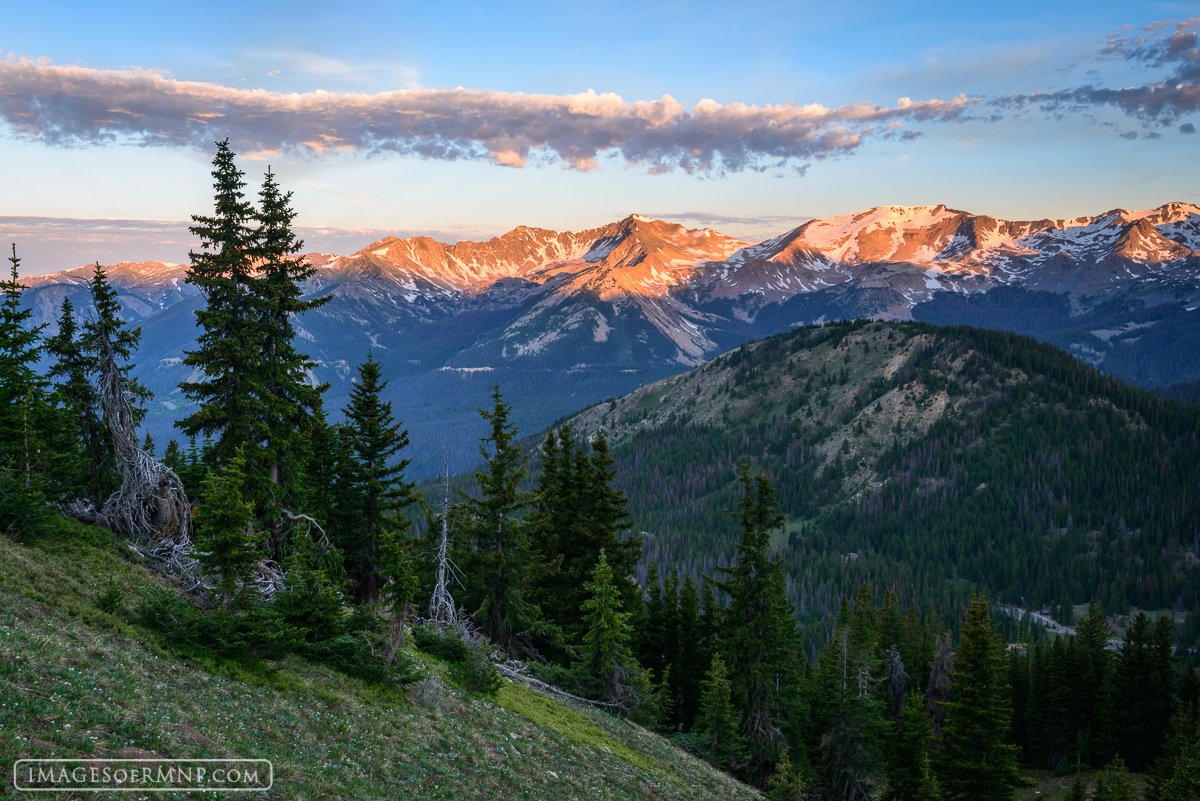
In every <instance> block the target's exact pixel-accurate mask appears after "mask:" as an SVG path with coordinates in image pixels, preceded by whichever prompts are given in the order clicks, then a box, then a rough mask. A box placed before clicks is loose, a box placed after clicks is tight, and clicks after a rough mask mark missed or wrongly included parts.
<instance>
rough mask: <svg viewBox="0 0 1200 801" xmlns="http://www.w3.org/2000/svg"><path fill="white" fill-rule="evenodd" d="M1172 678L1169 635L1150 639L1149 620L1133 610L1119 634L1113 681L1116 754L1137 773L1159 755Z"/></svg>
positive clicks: (1167, 722)
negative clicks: (1122, 636)
mask: <svg viewBox="0 0 1200 801" xmlns="http://www.w3.org/2000/svg"><path fill="white" fill-rule="evenodd" d="M1168 625H1169V624H1168ZM1173 676H1174V672H1173V670H1172V668H1171V649H1170V639H1169V634H1159V635H1157V641H1156V632H1155V630H1154V629H1153V627H1152V626H1151V624H1150V618H1149V616H1147V615H1146V613H1145V612H1139V613H1138V614H1137V616H1136V617H1135V618H1134V620H1133V623H1132V624H1131V625H1130V626H1129V628H1128V629H1126V630H1125V641H1124V643H1123V645H1122V647H1121V650H1120V652H1119V653H1118V654H1117V658H1116V666H1115V672H1114V679H1113V681H1114V696H1115V708H1116V712H1117V714H1116V718H1117V725H1116V731H1117V732H1118V733H1119V740H1118V743H1117V747H1116V751H1117V752H1118V753H1119V754H1121V755H1122V756H1123V757H1124V758H1125V759H1126V760H1128V764H1129V766H1130V767H1131V768H1132V769H1133V770H1135V771H1137V772H1139V773H1141V772H1145V771H1146V770H1147V769H1149V767H1150V765H1151V764H1153V762H1154V760H1155V759H1156V758H1158V756H1159V755H1160V754H1161V753H1162V749H1163V745H1164V741H1165V739H1166V733H1167V731H1168V728H1169V725H1170V722H1171V703H1172V694H1173V691H1174V685H1173Z"/></svg>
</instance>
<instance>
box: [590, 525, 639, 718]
mask: <svg viewBox="0 0 1200 801" xmlns="http://www.w3.org/2000/svg"><path fill="white" fill-rule="evenodd" d="M587 591H588V593H589V596H590V597H589V598H588V599H587V600H586V601H584V602H583V613H584V620H585V621H586V623H587V627H588V628H587V632H586V633H585V634H584V635H583V666H584V668H585V669H586V670H587V672H588V674H589V675H590V676H591V677H592V678H593V679H594V680H595V681H596V683H597V684H598V685H599V686H600V688H601V692H602V693H603V696H604V699H605V700H606V701H608V702H609V703H614V704H619V705H621V706H622V707H624V708H626V709H632V708H634V707H636V706H638V705H639V704H640V703H641V702H642V700H643V699H642V698H640V697H638V695H639V694H638V692H637V688H638V684H639V683H641V680H642V677H641V676H640V674H641V668H640V666H639V665H638V664H637V662H636V661H635V660H634V658H633V654H632V653H631V652H630V650H629V641H630V639H631V637H632V632H630V630H629V617H630V614H631V613H629V612H622V611H621V597H620V593H619V592H618V590H617V586H616V582H615V581H614V580H613V572H612V568H611V567H609V565H608V558H607V556H606V555H605V552H604V550H603V549H602V550H601V551H600V559H599V561H598V562H597V563H596V569H595V570H594V571H593V572H592V580H591V581H589V582H588V583H587Z"/></svg>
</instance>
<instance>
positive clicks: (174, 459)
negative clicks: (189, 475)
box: [162, 439, 184, 475]
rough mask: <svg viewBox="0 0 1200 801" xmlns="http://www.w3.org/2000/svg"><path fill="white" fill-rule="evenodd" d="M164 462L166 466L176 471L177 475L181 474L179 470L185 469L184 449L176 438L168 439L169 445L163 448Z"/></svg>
mask: <svg viewBox="0 0 1200 801" xmlns="http://www.w3.org/2000/svg"><path fill="white" fill-rule="evenodd" d="M162 463H163V466H164V467H166V468H167V469H168V470H171V471H172V472H174V473H175V475H179V471H180V470H183V466H184V455H183V450H182V449H180V447H179V443H178V442H177V441H176V440H174V439H170V440H167V447H166V448H165V449H163V458H162Z"/></svg>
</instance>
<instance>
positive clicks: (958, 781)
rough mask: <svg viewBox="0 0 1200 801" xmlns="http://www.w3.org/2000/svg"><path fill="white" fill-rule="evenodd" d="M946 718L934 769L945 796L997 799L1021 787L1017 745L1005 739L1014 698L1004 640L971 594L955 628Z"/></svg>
mask: <svg viewBox="0 0 1200 801" xmlns="http://www.w3.org/2000/svg"><path fill="white" fill-rule="evenodd" d="M945 707H946V722H945V724H944V725H943V726H942V738H941V743H940V746H939V748H938V750H937V751H936V752H935V754H934V768H935V770H936V771H937V777H938V781H939V783H940V785H941V787H942V791H943V792H944V793H945V794H946V796H947V797H948V798H970V799H978V801H993V800H994V801H1000V799H1009V798H1012V791H1013V788H1014V787H1020V786H1021V785H1022V779H1021V777H1020V775H1019V774H1018V773H1017V747H1016V746H1015V745H1013V744H1011V743H1010V742H1009V741H1008V735H1009V727H1010V726H1011V725H1012V701H1011V699H1010V698H1009V697H1008V686H1007V682H1006V681H1005V669H1004V642H1003V640H1002V639H1001V638H1000V635H999V633H998V632H997V631H996V629H995V627H994V626H993V625H992V622H991V617H990V614H989V612H988V602H987V600H985V599H983V598H975V599H973V600H972V601H971V606H970V608H969V609H968V611H967V615H966V618H965V620H964V621H963V623H962V627H961V628H960V629H959V641H958V651H956V652H955V654H954V670H953V671H952V672H951V673H950V700H949V701H946V702H945Z"/></svg>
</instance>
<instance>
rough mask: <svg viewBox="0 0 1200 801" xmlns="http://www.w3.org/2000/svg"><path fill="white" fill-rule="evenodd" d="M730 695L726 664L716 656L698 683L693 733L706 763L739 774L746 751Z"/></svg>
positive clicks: (717, 654) (716, 654) (719, 656)
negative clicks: (696, 711)
mask: <svg viewBox="0 0 1200 801" xmlns="http://www.w3.org/2000/svg"><path fill="white" fill-rule="evenodd" d="M732 694H733V688H732V686H731V683H730V681H729V674H728V670H727V669H726V667H725V660H724V659H722V658H721V654H720V653H715V654H713V657H712V662H711V663H710V664H709V667H708V672H707V673H706V674H705V677H704V681H703V682H701V694H700V714H699V715H698V716H697V718H696V726H695V728H694V729H693V731H695V732H696V733H697V734H698V735H699V737H700V741H701V742H702V743H703V747H704V749H705V752H706V753H705V754H704V756H705V758H706V759H708V760H709V761H710V762H712V763H713V764H715V765H717V766H719V767H721V768H724V769H725V770H729V771H738V770H741V768H742V767H744V766H745V762H746V757H747V749H746V740H745V737H743V736H742V727H741V724H740V722H739V720H738V713H737V710H736V709H734V706H733V698H732Z"/></svg>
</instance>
